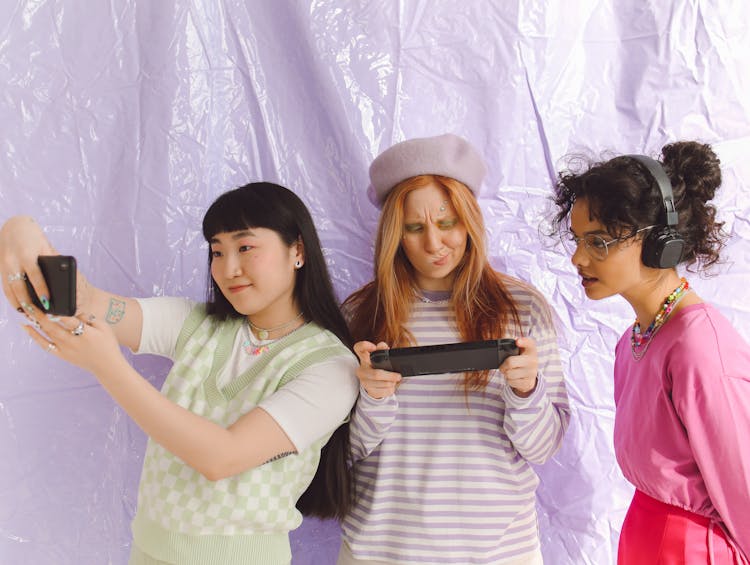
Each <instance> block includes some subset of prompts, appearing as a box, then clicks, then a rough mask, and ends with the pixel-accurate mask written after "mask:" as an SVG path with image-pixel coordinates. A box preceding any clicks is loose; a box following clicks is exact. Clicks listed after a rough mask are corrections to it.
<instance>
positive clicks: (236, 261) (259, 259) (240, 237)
mask: <svg viewBox="0 0 750 565" xmlns="http://www.w3.org/2000/svg"><path fill="white" fill-rule="evenodd" d="M211 253H212V259H211V276H212V277H213V279H214V281H216V284H217V285H218V286H219V289H220V290H221V292H222V294H223V295H224V296H225V297H226V299H227V300H228V301H229V303H230V304H231V305H232V306H233V307H234V309H235V310H237V311H238V312H240V313H241V314H245V315H252V316H253V320H258V323H260V320H262V319H276V318H277V317H281V318H282V321H283V319H285V318H286V317H288V312H289V311H293V310H294V308H293V296H294V294H293V293H294V284H295V280H296V274H295V267H294V264H295V262H296V261H297V260H302V259H303V257H302V255H301V253H300V251H299V249H298V247H297V245H292V246H287V245H286V244H285V243H284V241H283V240H282V239H281V237H280V236H279V234H278V233H276V232H275V231H273V230H270V229H266V228H248V229H247V230H241V231H236V232H224V233H219V234H217V235H216V236H215V237H214V238H212V240H211Z"/></svg>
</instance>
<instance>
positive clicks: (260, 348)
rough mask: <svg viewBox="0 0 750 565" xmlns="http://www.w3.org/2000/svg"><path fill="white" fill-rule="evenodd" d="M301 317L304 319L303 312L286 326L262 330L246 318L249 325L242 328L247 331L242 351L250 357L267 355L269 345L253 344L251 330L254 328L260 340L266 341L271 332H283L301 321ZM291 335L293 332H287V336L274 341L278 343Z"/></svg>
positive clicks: (243, 325)
mask: <svg viewBox="0 0 750 565" xmlns="http://www.w3.org/2000/svg"><path fill="white" fill-rule="evenodd" d="M301 317H302V312H300V313H299V314H297V315H296V316H295V317H294V318H292V319H291V320H289V321H288V322H286V323H284V324H281V325H280V326H276V327H274V328H261V327H258V326H256V325H255V324H253V323H252V322H251V321H250V318H245V320H247V323H246V324H242V327H243V328H244V330H245V340H244V341H243V342H242V349H243V350H244V351H245V353H247V354H248V355H256V356H257V355H260V354H262V353H265V352H266V351H268V344H263V345H256V344H255V343H254V342H253V340H252V337H251V336H250V328H253V329H254V330H255V332H256V333H257V334H258V339H259V340H260V341H266V340H267V339H268V336H269V334H270V333H271V332H276V331H279V330H283V329H284V328H288V327H289V326H291V325H292V324H293V323H294V322H296V321H297V320H299V319H300V318H301ZM295 329H296V328H295ZM290 333H292V332H291V331H289V332H286V333H285V334H282V335H280V336H279V337H277V338H276V339H274V340H273V341H277V340H279V339H281V338H282V337H285V336H287V335H289V334H290Z"/></svg>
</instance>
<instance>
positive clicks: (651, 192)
mask: <svg viewBox="0 0 750 565" xmlns="http://www.w3.org/2000/svg"><path fill="white" fill-rule="evenodd" d="M661 155H662V158H661V159H660V162H661V165H662V167H663V168H664V171H665V172H666V174H667V177H669V179H670V181H671V183H672V192H673V194H674V201H675V207H676V208H677V213H678V217H679V219H678V225H677V231H678V232H679V233H680V235H681V236H682V238H683V239H684V241H685V248H684V252H683V256H682V259H681V261H680V263H682V264H685V265H686V266H687V267H688V270H692V269H691V268H690V267H692V266H694V265H696V264H697V265H698V267H697V269H696V270H706V269H708V268H710V267H711V266H713V265H715V264H716V263H718V262H719V261H720V252H721V249H722V248H723V247H724V245H725V241H726V238H727V235H726V234H725V233H724V231H723V229H722V228H723V226H724V222H718V221H716V208H715V207H714V206H713V205H712V204H709V201H710V200H711V199H713V197H714V195H715V194H716V190H717V189H718V188H719V186H721V167H720V161H719V158H718V157H717V156H716V153H714V151H713V149H711V146H709V145H706V144H703V143H699V142H696V141H679V142H676V143H670V144H668V145H665V146H664V147H663V148H662V150H661ZM578 199H586V201H587V202H588V205H589V210H590V213H591V216H592V218H595V219H596V220H597V221H599V222H600V223H601V224H603V225H604V226H605V229H606V230H607V232H608V233H609V234H610V235H611V236H612V237H613V238H619V237H629V236H633V235H635V234H636V232H637V231H638V230H639V229H641V228H646V227H647V226H652V225H664V224H665V223H666V217H665V211H664V204H663V198H662V195H661V191H660V190H659V186H658V184H657V183H656V180H655V179H654V178H653V176H652V175H651V174H650V173H649V171H648V169H647V168H646V167H645V166H644V165H643V164H642V163H640V162H639V161H638V160H636V159H632V158H630V157H628V156H626V155H624V156H619V157H614V158H612V159H610V160H608V161H603V162H598V163H589V165H588V167H587V169H586V170H585V171H583V172H575V171H570V170H567V171H563V172H561V173H559V175H558V180H557V184H556V185H555V195H554V202H555V204H556V205H557V207H558V212H557V214H556V215H555V217H554V219H553V226H554V229H555V231H556V232H557V233H562V232H564V231H566V230H567V229H568V227H569V221H570V220H569V218H570V211H571V209H572V207H573V204H574V203H575V202H576V200H578Z"/></svg>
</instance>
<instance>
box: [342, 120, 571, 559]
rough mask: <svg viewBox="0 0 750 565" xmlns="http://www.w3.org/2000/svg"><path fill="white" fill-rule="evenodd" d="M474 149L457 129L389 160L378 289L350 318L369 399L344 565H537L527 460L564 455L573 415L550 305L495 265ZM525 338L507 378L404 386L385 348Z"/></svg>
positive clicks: (361, 298) (383, 158)
mask: <svg viewBox="0 0 750 565" xmlns="http://www.w3.org/2000/svg"><path fill="white" fill-rule="evenodd" d="M485 173H486V167H485V164H484V162H483V160H482V158H481V156H480V155H479V153H478V152H477V150H476V149H475V148H474V147H472V146H471V145H470V144H469V143H468V142H467V141H466V140H464V139H463V138H461V137H458V136H455V135H451V134H447V135H441V136H437V137H430V138H419V139H411V140H408V141H405V142H402V143H399V144H397V145H395V146H393V147H391V148H390V149H388V150H386V151H385V152H384V153H382V154H381V155H380V156H378V157H377V158H376V159H375V161H374V162H373V163H372V165H371V167H370V179H371V181H372V186H371V189H372V191H373V196H374V197H375V200H376V201H377V203H378V205H379V206H382V213H381V216H380V222H379V226H378V233H377V242H376V248H375V279H374V280H373V281H372V282H370V283H368V284H367V285H365V286H364V287H363V288H361V289H360V290H358V291H357V292H355V293H354V294H353V295H352V296H350V297H349V298H348V299H347V300H346V302H345V304H344V308H345V312H346V314H347V316H348V319H349V322H350V324H349V325H350V329H351V331H352V335H353V337H354V339H355V341H357V343H356V345H355V348H354V349H355V352H356V353H357V355H358V357H359V361H360V367H359V369H358V371H357V376H358V378H359V381H360V396H359V399H358V401H357V404H356V407H355V410H354V412H353V415H352V420H351V430H350V439H351V448H352V463H353V469H354V475H355V492H356V497H355V498H356V500H355V502H354V506H353V508H352V511H351V512H350V513H349V514H348V515H347V516H346V517H345V519H344V521H343V524H342V529H343V544H342V548H341V552H340V554H339V561H338V563H339V565H353V564H357V565H362V564H370V565H372V564H383V563H399V564H402V563H403V564H405V563H421V564H424V563H456V564H459V563H460V564H462V565H465V564H467V563H493V564H494V563H503V564H538V563H541V562H542V557H541V551H540V543H539V536H538V531H537V517H536V509H535V489H536V486H537V484H538V478H537V476H536V474H535V473H534V471H533V469H532V468H531V464H541V463H544V462H545V461H547V460H548V459H549V458H550V457H551V456H552V455H553V454H554V453H555V452H556V450H557V449H558V448H559V446H560V443H561V441H562V438H563V434H564V433H565V429H566V428H567V425H568V420H569V417H570V416H569V408H568V399H567V393H566V390H565V383H564V380H563V373H562V368H561V365H560V360H559V355H558V349H557V335H556V332H555V328H554V325H553V322H552V318H551V316H550V311H549V307H548V305H547V302H546V301H545V299H544V297H543V296H542V295H541V294H540V293H539V292H538V291H537V290H536V289H534V288H533V287H532V286H530V285H529V284H526V283H523V282H521V281H519V280H517V279H515V278H512V277H510V276H507V275H504V274H501V273H497V272H496V271H494V270H493V269H492V267H491V266H490V265H489V262H488V260H487V255H486V250H485V230H484V223H483V220H482V215H481V212H480V209H479V205H478V202H477V199H476V194H477V192H478V190H479V188H480V186H481V183H482V179H483V177H484V175H485ZM508 337H510V338H514V339H516V344H517V346H518V348H519V351H520V354H519V355H516V356H512V357H509V358H508V359H506V360H505V361H504V362H503V363H502V365H500V366H499V367H498V368H497V369H496V370H489V371H473V372H467V373H443V374H434V375H422V376H412V377H408V378H402V376H401V375H400V374H398V373H393V372H388V371H384V370H378V369H374V368H373V367H372V366H371V363H370V353H372V352H373V351H375V350H378V349H387V348H389V347H404V346H413V345H431V344H439V343H450V342H462V341H473V340H483V339H496V338H508Z"/></svg>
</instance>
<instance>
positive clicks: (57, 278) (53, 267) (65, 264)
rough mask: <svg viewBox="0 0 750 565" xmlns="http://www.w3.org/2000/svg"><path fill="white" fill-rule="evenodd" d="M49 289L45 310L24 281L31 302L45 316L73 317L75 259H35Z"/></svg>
mask: <svg viewBox="0 0 750 565" xmlns="http://www.w3.org/2000/svg"><path fill="white" fill-rule="evenodd" d="M37 263H38V264H39V268H40V269H41V271H42V274H43V275H44V280H45V281H46V282H47V288H48V289H49V310H45V309H44V307H43V306H42V303H41V302H40V300H39V297H38V296H37V295H36V292H34V288H33V287H32V286H31V283H30V282H29V281H28V279H27V280H26V288H27V289H28V291H29V296H30V297H31V301H32V302H33V303H34V304H35V305H36V307H37V308H39V309H40V310H42V312H46V313H47V314H55V315H57V316H74V315H75V313H76V259H75V257H72V256H70V255H40V256H39V258H38V259H37Z"/></svg>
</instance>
